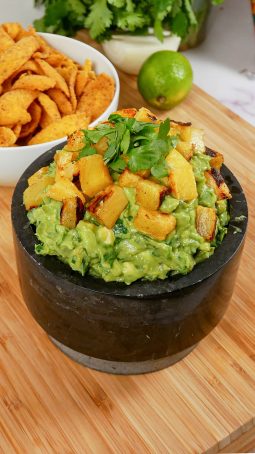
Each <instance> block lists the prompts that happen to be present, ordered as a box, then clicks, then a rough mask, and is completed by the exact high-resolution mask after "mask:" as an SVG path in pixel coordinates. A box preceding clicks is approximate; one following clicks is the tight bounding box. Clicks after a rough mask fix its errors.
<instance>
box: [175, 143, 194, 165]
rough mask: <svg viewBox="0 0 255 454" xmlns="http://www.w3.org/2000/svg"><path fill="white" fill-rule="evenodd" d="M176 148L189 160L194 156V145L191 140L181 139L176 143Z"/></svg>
mask: <svg viewBox="0 0 255 454" xmlns="http://www.w3.org/2000/svg"><path fill="white" fill-rule="evenodd" d="M176 150H177V151H179V153H181V154H182V156H183V157H184V158H185V159H186V160H187V161H189V160H190V159H191V158H192V156H193V149H192V145H191V143H189V142H183V141H182V140H180V141H179V142H178V143H177V145H176Z"/></svg>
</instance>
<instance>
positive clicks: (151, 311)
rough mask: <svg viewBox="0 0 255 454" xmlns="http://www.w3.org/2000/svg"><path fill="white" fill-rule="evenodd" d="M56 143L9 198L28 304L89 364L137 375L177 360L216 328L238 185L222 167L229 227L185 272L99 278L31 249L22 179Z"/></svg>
mask: <svg viewBox="0 0 255 454" xmlns="http://www.w3.org/2000/svg"><path fill="white" fill-rule="evenodd" d="M59 148H61V147H60V146H58V147H55V148H54V149H52V150H50V151H49V152H47V153H45V154H43V155H42V156H41V157H39V158H38V159H37V160H36V161H34V162H33V163H32V164H31V165H30V166H29V167H28V169H27V170H26V171H25V173H24V174H23V175H22V177H21V178H20V180H19V182H18V184H17V186H16V188H15V191H14V195H13V201H12V223H13V234H14V244H15V250H16V258H17V265H18V273H19V279H20V284H21V290H22V294H23V297H24V300H25V302H26V304H27V306H28V309H29V310H30V312H31V313H32V315H33V317H34V318H35V320H36V321H37V322H38V323H39V324H40V325H41V327H42V328H43V329H44V330H45V331H46V332H47V333H48V335H49V336H50V338H51V340H52V341H53V342H54V343H55V344H56V345H57V346H58V347H59V348H60V349H61V350H62V351H63V352H65V353H66V354H67V355H69V356H70V357H71V358H73V359H75V360H76V361H78V362H80V363H82V364H84V365H86V366H88V367H91V368H94V369H98V370H101V371H105V372H111V373H118V374H137V373H144V372H151V371H155V370H158V369H161V368H163V367H167V366H169V365H171V364H173V363H175V362H176V361H179V360H180V359H182V358H183V357H184V356H186V355H187V354H188V353H189V352H190V351H191V350H192V349H193V348H194V347H195V346H196V344H197V343H198V342H199V341H200V340H201V339H203V338H204V337H205V336H206V335H207V334H208V333H209V332H210V331H211V330H212V329H213V328H214V327H215V326H216V325H217V323H218V322H219V321H220V319H221V318H222V316H223V314H224V312H225V311H226V308H227V306H228V304H229V301H230V298H231V295H232V292H233V287H234V283H235V276H236V272H237V269H238V264H239V261H240V257H241V252H242V246H243V243H244V241H243V240H244V237H245V231H246V225H247V216H248V212H247V204H246V200H245V196H244V193H243V190H242V188H241V186H240V184H239V183H238V181H237V180H236V178H235V177H234V175H233V174H232V173H231V172H230V171H229V170H228V169H227V167H225V166H223V170H222V173H223V175H224V177H225V179H226V182H227V183H228V185H229V187H230V190H231V193H232V195H233V198H232V200H231V201H230V214H231V221H230V225H229V230H228V233H227V235H226V237H225V238H224V240H223V242H222V244H221V245H220V247H218V248H217V249H216V250H215V253H214V255H213V256H212V257H210V258H209V259H208V260H206V261H204V262H202V263H200V264H199V265H197V266H196V267H195V268H194V269H193V271H192V272H191V273H189V274H188V275H186V276H181V275H178V276H174V277H170V278H168V279H165V280H164V281H162V280H157V281H155V282H148V281H147V282H143V281H137V282H134V283H133V284H131V285H130V286H127V285H125V284H120V283H105V282H104V281H102V280H100V279H94V278H92V277H90V276H85V277H82V276H81V275H80V274H79V273H76V272H73V271H72V270H71V269H70V268H69V267H68V266H67V265H65V264H63V263H62V262H60V261H59V260H58V259H57V258H55V257H48V256H46V257H43V256H38V255H36V254H35V252H34V246H35V243H36V237H35V234H34V231H33V229H32V227H31V226H30V224H29V222H28V219H27V214H26V211H25V208H24V206H23V204H22V194H23V191H24V189H25V188H26V186H27V178H28V177H29V176H30V175H32V174H33V173H34V172H35V171H36V170H38V169H39V168H40V167H42V166H45V165H48V164H49V163H50V161H52V159H53V155H54V153H55V151H56V149H59ZM241 215H242V216H244V218H242V220H240V219H239V220H238V219H237V218H238V217H239V216H241Z"/></svg>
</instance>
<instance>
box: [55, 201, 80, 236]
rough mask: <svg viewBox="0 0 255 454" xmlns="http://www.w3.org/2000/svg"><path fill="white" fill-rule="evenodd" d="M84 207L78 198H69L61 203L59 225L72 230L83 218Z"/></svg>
mask: <svg viewBox="0 0 255 454" xmlns="http://www.w3.org/2000/svg"><path fill="white" fill-rule="evenodd" d="M83 215H84V205H83V203H82V202H81V200H80V199H79V198H78V197H71V198H70V199H66V200H64V201H63V206H62V209H61V214H60V224H61V225H64V226H65V227H67V228H68V229H74V228H75V227H76V225H77V223H78V222H79V221H80V220H81V219H82V218H83Z"/></svg>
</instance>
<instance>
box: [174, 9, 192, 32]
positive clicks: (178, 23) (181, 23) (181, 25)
mask: <svg viewBox="0 0 255 454" xmlns="http://www.w3.org/2000/svg"><path fill="white" fill-rule="evenodd" d="M188 25H189V22H188V19H187V16H186V14H185V13H184V12H183V11H180V12H179V13H177V14H176V16H175V17H174V19H173V21H172V24H171V30H172V32H173V33H175V34H176V35H178V36H180V37H181V38H184V37H185V36H186V34H187V30H188Z"/></svg>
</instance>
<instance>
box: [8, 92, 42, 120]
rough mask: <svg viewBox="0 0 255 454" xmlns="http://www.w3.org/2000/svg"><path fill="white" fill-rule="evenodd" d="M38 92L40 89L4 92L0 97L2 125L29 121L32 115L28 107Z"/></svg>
mask: <svg viewBox="0 0 255 454" xmlns="http://www.w3.org/2000/svg"><path fill="white" fill-rule="evenodd" d="M38 94H39V91H36V90H23V89H17V90H12V91H8V92H6V93H4V94H3V95H2V96H1V97H0V126H9V125H14V124H16V123H20V124H22V125H24V124H26V123H28V122H29V121H30V120H31V116H30V114H29V113H28V112H27V109H28V107H29V106H30V104H31V103H32V102H33V101H34V99H35V98H37V96H38Z"/></svg>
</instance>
